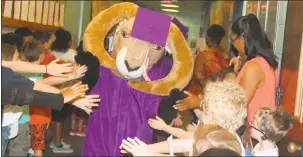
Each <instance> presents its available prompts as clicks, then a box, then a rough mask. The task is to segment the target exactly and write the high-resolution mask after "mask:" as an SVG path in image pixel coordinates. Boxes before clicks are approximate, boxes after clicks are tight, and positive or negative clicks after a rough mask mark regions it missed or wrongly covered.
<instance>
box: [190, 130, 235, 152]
mask: <svg viewBox="0 0 303 157" xmlns="http://www.w3.org/2000/svg"><path fill="white" fill-rule="evenodd" d="M212 148H224V149H229V150H232V151H235V152H237V153H239V154H241V146H240V144H239V142H238V141H237V138H236V137H235V135H233V134H232V133H230V132H229V131H228V130H225V129H224V128H222V127H220V126H218V125H203V126H200V127H199V128H198V129H197V130H196V131H195V133H194V145H193V156H198V155H200V154H201V153H203V152H204V151H207V150H209V149H212Z"/></svg>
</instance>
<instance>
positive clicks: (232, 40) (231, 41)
mask: <svg viewBox="0 0 303 157" xmlns="http://www.w3.org/2000/svg"><path fill="white" fill-rule="evenodd" d="M240 38H241V36H238V37H237V38H235V39H232V38H230V43H231V44H234V43H235V41H236V40H238V39H240Z"/></svg>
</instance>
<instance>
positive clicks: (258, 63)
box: [231, 14, 278, 122]
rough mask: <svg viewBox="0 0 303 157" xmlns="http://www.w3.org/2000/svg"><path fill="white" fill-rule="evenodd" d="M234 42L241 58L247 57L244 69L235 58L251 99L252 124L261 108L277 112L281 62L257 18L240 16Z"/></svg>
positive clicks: (248, 118)
mask: <svg viewBox="0 0 303 157" xmlns="http://www.w3.org/2000/svg"><path fill="white" fill-rule="evenodd" d="M232 32H233V33H232V36H231V38H232V39H231V40H232V43H233V45H234V47H235V48H236V49H237V50H238V52H239V54H240V55H241V56H244V55H246V57H247V59H246V60H247V62H246V63H245V64H244V66H243V67H242V68H241V71H240V72H239V70H240V66H239V65H240V59H239V58H240V57H237V58H233V59H232V60H231V64H234V71H235V73H238V72H239V73H238V74H237V82H238V83H239V84H240V86H242V87H243V88H244V89H245V94H246V97H247V99H248V102H249V104H248V113H247V120H248V122H251V121H252V120H253V116H254V114H255V112H256V111H257V110H258V109H259V108H261V107H269V108H271V109H275V108H276V106H275V100H276V93H275V90H276V85H277V83H276V82H277V78H276V76H277V75H276V70H277V67H278V63H277V61H276V59H275V55H274V52H273V48H272V43H271V42H270V41H269V40H268V38H267V36H266V34H265V32H264V31H263V29H262V27H261V25H260V23H259V20H258V18H257V17H256V16H255V15H253V14H250V15H247V16H243V17H240V18H239V19H238V20H236V21H235V22H234V24H233V26H232Z"/></svg>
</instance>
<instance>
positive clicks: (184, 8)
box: [131, 0, 207, 12]
mask: <svg viewBox="0 0 303 157" xmlns="http://www.w3.org/2000/svg"><path fill="white" fill-rule="evenodd" d="M131 2H133V3H136V4H138V5H139V6H141V7H144V8H148V9H151V10H154V11H161V9H162V8H163V7H161V1H159V0H157V1H150V0H136V1H131ZM206 2H207V1H193V0H183V1H176V0H173V2H172V3H170V4H174V5H178V6H179V8H177V9H178V10H179V11H180V12H201V10H202V7H203V4H205V3H206ZM166 4H167V3H166ZM167 9H175V8H167Z"/></svg>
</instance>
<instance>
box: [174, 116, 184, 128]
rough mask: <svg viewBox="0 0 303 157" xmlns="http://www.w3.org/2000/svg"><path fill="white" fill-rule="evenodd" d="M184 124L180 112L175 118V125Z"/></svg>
mask: <svg viewBox="0 0 303 157" xmlns="http://www.w3.org/2000/svg"><path fill="white" fill-rule="evenodd" d="M182 124H183V121H182V119H181V115H179V114H178V116H177V117H176V118H175V119H174V120H173V125H175V126H181V125H182Z"/></svg>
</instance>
